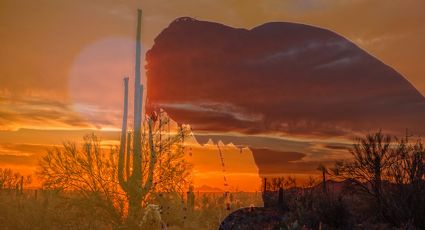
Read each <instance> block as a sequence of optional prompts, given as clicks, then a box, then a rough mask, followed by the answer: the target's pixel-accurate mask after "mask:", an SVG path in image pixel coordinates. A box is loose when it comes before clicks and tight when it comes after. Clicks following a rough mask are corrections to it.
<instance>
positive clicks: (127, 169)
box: [125, 132, 131, 180]
mask: <svg viewBox="0 0 425 230" xmlns="http://www.w3.org/2000/svg"><path fill="white" fill-rule="evenodd" d="M130 146H131V133H130V132H129V133H128V134H127V154H126V156H125V177H126V179H127V180H128V178H130V157H131V156H130V154H131V147H130Z"/></svg>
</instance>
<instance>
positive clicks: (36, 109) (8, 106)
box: [0, 95, 92, 129]
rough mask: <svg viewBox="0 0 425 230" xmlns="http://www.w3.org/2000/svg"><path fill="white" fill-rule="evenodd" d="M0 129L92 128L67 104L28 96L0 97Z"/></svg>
mask: <svg viewBox="0 0 425 230" xmlns="http://www.w3.org/2000/svg"><path fill="white" fill-rule="evenodd" d="M0 106H1V107H0V127H1V128H2V129H16V128H18V127H45V128H46V127H80V128H81V127H86V128H90V127H92V125H91V124H89V123H88V122H87V121H86V120H85V119H83V118H82V117H80V116H79V115H78V114H77V113H75V112H74V111H73V109H72V108H71V106H70V105H69V104H68V103H67V102H61V101H58V100H54V99H49V98H44V97H37V96H28V97H21V96H19V97H12V96H4V95H0Z"/></svg>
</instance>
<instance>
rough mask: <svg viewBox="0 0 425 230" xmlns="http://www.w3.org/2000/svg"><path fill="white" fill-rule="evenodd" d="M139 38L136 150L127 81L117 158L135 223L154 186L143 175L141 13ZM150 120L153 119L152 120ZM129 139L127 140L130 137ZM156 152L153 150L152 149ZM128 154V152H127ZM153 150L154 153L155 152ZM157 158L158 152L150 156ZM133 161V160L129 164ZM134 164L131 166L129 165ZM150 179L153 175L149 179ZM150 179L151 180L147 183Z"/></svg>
mask: <svg viewBox="0 0 425 230" xmlns="http://www.w3.org/2000/svg"><path fill="white" fill-rule="evenodd" d="M137 13H138V14H137V36H136V65H135V81H134V89H135V93H134V122H133V124H134V127H133V150H132V151H131V146H130V145H131V134H130V133H128V134H127V115H128V78H125V79H124V111H123V120H122V122H123V123H122V130H121V140H120V149H119V158H118V181H119V184H120V186H121V188H122V189H123V190H124V192H125V193H126V195H127V197H128V207H129V209H128V219H129V220H135V219H136V218H137V217H138V216H139V212H140V209H141V202H142V199H143V196H144V193H146V191H148V190H149V189H150V186H151V182H149V181H147V182H145V183H143V178H144V176H143V173H142V134H141V129H142V128H141V126H142V108H143V107H142V101H143V85H141V80H140V74H141V71H140V61H141V43H140V38H141V19H142V11H141V10H140V9H139V10H137ZM149 120H150V119H149ZM151 126H152V122H151V121H149V134H148V135H149V140H151V139H152V138H153V137H152V127H151ZM127 135H128V137H127ZM152 149H153V148H152ZM126 150H127V151H126ZM153 150H154V149H153ZM152 154H153V155H155V152H154V151H153V153H151V155H152ZM130 158H131V159H132V160H130ZM154 160H155V157H151V159H150V166H151V165H154V164H155V162H154ZM131 163H132V165H130V164H131ZM148 172H149V174H150V173H152V174H153V166H152V167H149V171H148ZM149 176H150V175H149ZM149 179H151V178H150V177H148V180H149Z"/></svg>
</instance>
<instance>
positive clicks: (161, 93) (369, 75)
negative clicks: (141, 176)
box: [147, 18, 425, 137]
mask: <svg viewBox="0 0 425 230" xmlns="http://www.w3.org/2000/svg"><path fill="white" fill-rule="evenodd" d="M147 61H148V64H147V76H148V89H149V90H148V106H149V108H148V110H149V109H154V108H158V107H162V108H164V109H165V110H166V111H167V112H168V113H170V115H171V116H172V117H173V118H175V120H177V121H179V122H184V123H190V124H192V126H193V127H194V129H195V130H205V131H236V132H240V133H247V134H255V133H280V134H291V135H309V136H325V137H333V136H344V135H352V133H353V132H364V131H368V130H371V129H372V130H376V129H381V128H382V129H386V130H389V131H390V132H398V131H403V130H404V129H405V128H409V129H413V130H416V131H419V130H420V129H422V130H424V129H425V123H424V122H422V118H423V117H424V116H425V100H424V98H423V96H422V95H421V94H420V93H419V92H418V91H417V90H416V89H415V88H414V87H413V86H412V85H411V84H410V83H409V82H408V81H406V80H405V79H404V78H403V76H401V75H400V74H399V73H397V72H396V71H395V70H393V69H392V68H390V67H389V66H387V65H385V64H384V63H382V62H381V61H379V60H377V59H376V58H374V57H373V56H371V55H369V54H368V53H366V52H365V51H363V50H362V49H360V48H359V47H357V46H356V45H355V44H353V43H352V42H350V41H348V40H347V39H345V38H343V37H341V36H339V35H338V34H335V33H333V32H331V31H328V30H325V29H320V28H317V27H312V26H307V25H301V24H294V23H283V22H282V23H277V22H276V23H267V24H264V25H261V26H259V27H256V28H254V29H252V30H246V29H235V28H231V27H228V26H224V25H221V24H217V23H210V22H205V21H197V20H194V19H191V18H180V19H177V20H176V21H174V22H173V23H171V24H170V26H169V27H168V28H166V29H165V30H164V31H163V32H162V33H161V34H160V35H159V36H158V37H157V38H156V40H155V44H154V46H153V47H152V49H151V50H150V51H148V53H147Z"/></svg>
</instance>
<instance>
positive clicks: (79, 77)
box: [0, 0, 425, 187]
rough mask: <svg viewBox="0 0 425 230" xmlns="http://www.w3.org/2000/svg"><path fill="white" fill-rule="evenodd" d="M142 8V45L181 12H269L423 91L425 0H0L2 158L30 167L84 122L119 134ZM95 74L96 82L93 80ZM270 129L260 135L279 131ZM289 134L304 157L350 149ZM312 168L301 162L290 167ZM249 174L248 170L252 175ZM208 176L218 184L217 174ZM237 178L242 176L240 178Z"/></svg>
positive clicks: (224, 19) (220, 18) (220, 15)
mask: <svg viewBox="0 0 425 230" xmlns="http://www.w3.org/2000/svg"><path fill="white" fill-rule="evenodd" d="M136 8H142V9H143V13H144V16H143V36H142V41H143V46H144V49H145V50H147V49H149V48H150V47H151V46H152V45H153V43H154V38H155V37H156V36H157V35H158V34H159V33H160V32H161V31H162V30H163V29H164V28H165V27H167V26H168V24H169V23H170V22H171V21H172V20H174V19H175V18H177V17H181V16H191V17H194V18H197V19H201V20H207V21H214V22H219V23H223V24H226V25H230V26H232V27H241V28H252V27H255V26H257V25H259V24H263V23H265V22H269V21H289V22H298V23H305V24H310V25H315V26H319V27H323V28H327V29H330V30H332V31H335V32H337V33H338V34H341V35H343V36H345V37H346V38H348V39H350V40H351V41H353V42H354V43H356V44H357V45H358V46H360V47H362V48H363V49H365V50H366V51H368V52H369V53H371V54H372V55H374V56H376V57H377V58H379V59H380V60H381V61H383V62H384V63H386V64H388V65H389V66H391V67H393V68H394V69H395V70H397V71H398V72H399V73H401V74H402V75H403V76H404V77H406V79H407V80H408V81H410V82H411V83H412V84H413V85H414V86H415V87H416V88H417V89H418V90H419V91H420V92H421V93H422V94H423V95H424V94H425V79H424V78H423V75H424V73H425V66H424V65H423V60H424V55H425V27H424V26H423V24H422V23H421V22H423V21H425V14H423V11H424V10H425V2H424V1H422V0H412V1H403V0H396V1H383V0H382V1H366V0H359V1H347V0H344V1H339V0H335V1H325V0H318V1H310V0H305V1H296V0H294V1H280V0H270V1H254V0H246V1H236V0H230V1H217V0H205V1H189V0H185V1H166V0H152V1H112V0H111V1H110V0H105V1H82V0H66V1H54V0H40V1H27V2H24V1H14V0H3V1H1V2H0V44H1V47H2V52H0V167H13V168H16V169H19V170H23V171H27V172H28V171H31V170H33V169H34V165H35V164H36V160H35V159H36V158H37V156H40V155H42V154H43V152H44V148H45V147H46V146H49V145H52V144H60V143H61V142H62V141H64V140H69V139H71V140H78V138H79V137H82V135H83V133H86V132H87V131H86V130H87V129H96V130H98V131H99V135H103V136H104V137H105V138H104V139H107V140H116V139H117V138H118V136H119V135H118V133H117V132H112V131H114V130H115V131H116V130H117V128H118V127H120V116H121V111H120V109H121V107H122V106H121V95H122V84H121V82H122V78H123V77H124V76H126V75H129V76H130V77H133V72H134V70H133V66H134V61H133V59H134V53H133V52H134V50H133V43H134V37H135V36H134V33H135V32H134V31H135V23H136V18H135V17H136V14H135V12H136ZM92 84H95V85H97V86H98V87H94V88H93V87H91V85H92ZM195 132H196V130H195ZM247 138H249V137H247ZM267 138H268V139H267V140H265V141H264V142H267V141H271V139H274V138H276V137H273V136H268V137H267ZM279 138H281V137H279ZM283 139H285V140H284V141H285V143H286V145H285V146H283V147H281V148H282V149H283V150H285V151H299V152H303V153H305V156H303V157H302V158H300V159H297V160H298V161H305V162H318V161H323V160H329V159H332V160H334V159H343V158H346V157H347V154H346V150H345V149H341V148H339V149H338V148H335V151H334V152H332V153H327V154H325V151H327V150H326V148H325V147H324V146H326V145H329V144H333V145H335V144H338V145H342V147H346V144H347V143H350V142H351V140H352V137H345V138H337V139H336V138H323V137H315V136H314V135H313V136H308V137H307V136H306V137H303V136H297V137H285V138H283ZM207 152H208V151H205V154H206V153H207ZM215 154H216V153H215ZM208 157H213V156H212V154H211V156H210V155H209V156H208ZM208 157H206V158H202V159H209V158H208ZM214 157H217V156H216V155H214ZM202 159H199V160H198V162H200V163H199V165H200V166H199V168H201V169H203V170H204V171H205V172H207V171H211V172H214V170H212V169H210V168H207V167H206V166H205V165H203V164H201V162H202V161H203V160H202ZM246 159H247V160H249V156H248V157H247V158H246ZM204 166H205V167H204ZM254 166H255V165H252V164H249V165H248V166H246V168H247V169H250V170H248V171H249V172H248V171H247V172H248V174H249V173H252V172H255V167H254ZM238 167H239V166H237V165H235V166H233V168H234V171H233V172H232V173H235V175H237V173H238V172H241V171H243V170H241V169H238ZM300 167H303V166H300ZM310 168H311V167H310ZM215 169H217V170H220V167H219V166H217V167H215ZM310 173H311V171H309V170H303V168H300V169H299V170H298V169H296V170H295V171H294V172H293V174H302V175H308V174H310ZM248 174H246V175H247V177H246V178H249V175H251V174H249V175H248ZM208 175H209V174H208V173H205V174H202V175H200V176H201V177H202V176H203V177H208ZM217 175H218V174H217ZM219 177H221V175H219V176H217V177H216V178H219ZM239 178H243V177H239ZM209 180H210V181H216V182H214V183H213V184H215V183H216V184H219V182H218V179H209ZM238 183H241V184H245V182H243V180H242V181H240V182H238ZM235 184H236V182H235ZM217 186H218V185H217ZM255 186H257V185H255ZM255 186H253V187H255Z"/></svg>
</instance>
